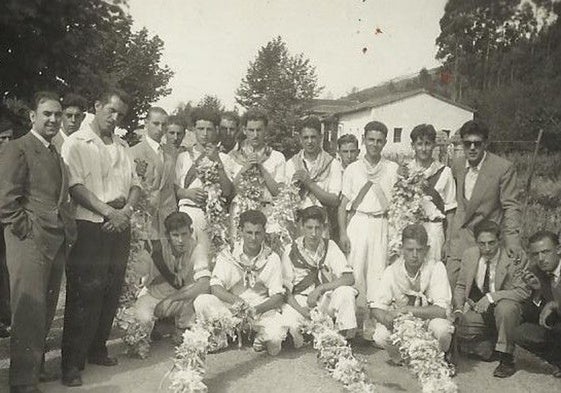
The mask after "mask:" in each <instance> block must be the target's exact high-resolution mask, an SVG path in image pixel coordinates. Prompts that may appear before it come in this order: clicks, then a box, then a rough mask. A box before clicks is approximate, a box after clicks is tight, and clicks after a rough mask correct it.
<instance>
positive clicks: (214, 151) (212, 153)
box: [205, 143, 220, 162]
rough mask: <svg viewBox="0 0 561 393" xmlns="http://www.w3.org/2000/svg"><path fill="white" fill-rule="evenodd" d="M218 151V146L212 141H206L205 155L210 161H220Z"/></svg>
mask: <svg viewBox="0 0 561 393" xmlns="http://www.w3.org/2000/svg"><path fill="white" fill-rule="evenodd" d="M219 151H220V149H219V148H218V146H217V145H215V144H213V143H207V144H206V145H205V155H206V156H207V157H208V158H209V159H210V160H212V161H215V162H220V156H219V154H218V152H219Z"/></svg>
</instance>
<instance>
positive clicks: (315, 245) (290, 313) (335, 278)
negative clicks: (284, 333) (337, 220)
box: [282, 206, 357, 348]
mask: <svg viewBox="0 0 561 393" xmlns="http://www.w3.org/2000/svg"><path fill="white" fill-rule="evenodd" d="M299 216H300V223H301V225H302V236H301V237H299V238H297V239H296V240H295V241H294V242H293V243H292V245H290V247H288V249H287V250H286V251H285V253H284V255H283V257H282V265H283V266H282V267H283V280H284V285H285V287H286V288H287V296H286V304H285V305H283V308H282V317H283V325H286V326H288V332H289V333H290V334H291V335H292V338H293V341H294V346H295V347H296V348H299V347H301V346H302V344H303V337H302V334H301V332H300V328H301V327H302V325H303V324H304V322H305V321H306V319H307V318H309V317H310V309H312V308H313V307H315V306H318V307H319V309H320V310H322V311H323V312H325V313H327V314H328V315H330V316H332V317H334V318H335V325H336V327H337V330H339V331H340V332H341V333H342V334H343V335H344V336H345V337H347V338H352V337H353V336H354V333H355V329H356V327H357V323H356V314H355V295H356V294H357V291H356V290H355V289H354V288H353V287H352V285H353V284H354V277H353V269H352V267H351V266H349V264H348V263H347V258H345V255H344V254H343V252H342V251H341V250H340V249H339V246H337V244H336V243H335V242H334V241H333V240H329V239H326V238H324V237H323V236H322V234H323V232H324V229H325V225H326V214H325V211H324V209H323V208H321V207H319V206H310V207H307V208H305V209H304V210H302V212H301V213H300V214H299Z"/></svg>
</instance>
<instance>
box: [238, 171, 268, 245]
mask: <svg viewBox="0 0 561 393" xmlns="http://www.w3.org/2000/svg"><path fill="white" fill-rule="evenodd" d="M263 187H265V180H264V179H263V176H262V175H261V172H260V171H259V168H258V167H257V166H252V167H251V168H249V169H248V170H247V171H245V172H243V173H242V174H241V175H240V179H239V182H238V183H237V187H236V191H237V194H236V196H235V197H234V200H233V201H232V204H234V205H235V207H236V209H235V211H232V228H233V230H236V236H235V238H234V239H231V240H232V243H234V242H236V241H237V240H239V239H238V238H239V236H240V235H239V233H238V232H237V228H238V227H239V223H240V214H241V213H242V212H244V211H246V210H252V209H258V210H259V209H261V201H262V200H263Z"/></svg>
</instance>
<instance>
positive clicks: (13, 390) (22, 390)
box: [10, 385, 43, 393]
mask: <svg viewBox="0 0 561 393" xmlns="http://www.w3.org/2000/svg"><path fill="white" fill-rule="evenodd" d="M10 393H43V391H42V390H40V389H39V388H38V387H37V386H35V385H22V386H11V387H10Z"/></svg>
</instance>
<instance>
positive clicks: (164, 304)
mask: <svg viewBox="0 0 561 393" xmlns="http://www.w3.org/2000/svg"><path fill="white" fill-rule="evenodd" d="M172 303H173V301H171V300H169V299H164V300H162V301H161V302H160V303H158V304H157V305H156V308H154V316H155V317H156V318H158V319H161V318H164V317H165V315H166V311H167V310H168V309H169V308H170V306H171V304H172Z"/></svg>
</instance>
